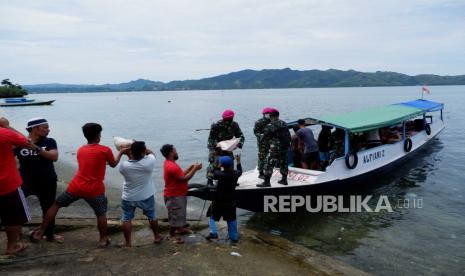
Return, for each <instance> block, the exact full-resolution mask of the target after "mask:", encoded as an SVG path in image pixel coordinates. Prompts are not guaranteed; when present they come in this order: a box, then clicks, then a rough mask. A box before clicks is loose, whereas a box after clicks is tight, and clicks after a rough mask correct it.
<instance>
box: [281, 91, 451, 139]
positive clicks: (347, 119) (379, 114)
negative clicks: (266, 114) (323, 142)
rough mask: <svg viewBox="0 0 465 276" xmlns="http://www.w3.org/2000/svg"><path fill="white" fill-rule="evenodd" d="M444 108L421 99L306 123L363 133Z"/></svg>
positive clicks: (292, 124)
mask: <svg viewBox="0 0 465 276" xmlns="http://www.w3.org/2000/svg"><path fill="white" fill-rule="evenodd" d="M443 107H444V105H443V104H442V103H437V102H432V101H428V100H420V99H419V100H415V101H410V102H402V103H397V104H391V105H386V106H380V107H372V108H367V109H365V110H361V111H355V112H348V113H344V114H338V115H327V116H321V117H319V118H306V119H305V121H306V124H307V125H312V124H323V125H329V126H334V127H337V128H342V129H345V130H348V131H350V132H363V131H369V130H372V129H378V128H382V127H386V126H391V125H394V124H397V123H399V122H402V121H405V120H408V119H411V118H414V117H416V116H419V115H422V114H424V113H425V112H428V111H437V110H441V109H442V108H443ZM295 124H297V121H295V122H290V123H289V127H292V126H294V125H295Z"/></svg>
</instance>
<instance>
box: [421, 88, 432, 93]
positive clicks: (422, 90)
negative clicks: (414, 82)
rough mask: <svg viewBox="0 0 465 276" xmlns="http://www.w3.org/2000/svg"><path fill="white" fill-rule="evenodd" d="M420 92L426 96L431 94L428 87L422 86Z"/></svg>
mask: <svg viewBox="0 0 465 276" xmlns="http://www.w3.org/2000/svg"><path fill="white" fill-rule="evenodd" d="M421 92H423V93H428V94H430V93H431V91H429V89H428V87H426V86H423V87H422V88H421Z"/></svg>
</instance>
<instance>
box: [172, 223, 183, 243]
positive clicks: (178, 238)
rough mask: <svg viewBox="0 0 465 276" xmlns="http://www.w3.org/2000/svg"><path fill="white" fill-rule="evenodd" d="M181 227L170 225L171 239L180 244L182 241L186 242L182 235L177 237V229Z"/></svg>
mask: <svg viewBox="0 0 465 276" xmlns="http://www.w3.org/2000/svg"><path fill="white" fill-rule="evenodd" d="M178 228H179V227H172V226H170V239H171V240H175V241H176V243H178V244H181V243H184V240H183V239H182V238H181V237H176V230H177V229H178Z"/></svg>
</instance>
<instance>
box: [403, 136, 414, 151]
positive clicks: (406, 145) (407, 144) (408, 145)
mask: <svg viewBox="0 0 465 276" xmlns="http://www.w3.org/2000/svg"><path fill="white" fill-rule="evenodd" d="M412 146H413V143H412V139H410V138H407V139H405V141H404V150H405V152H410V151H411V150H412Z"/></svg>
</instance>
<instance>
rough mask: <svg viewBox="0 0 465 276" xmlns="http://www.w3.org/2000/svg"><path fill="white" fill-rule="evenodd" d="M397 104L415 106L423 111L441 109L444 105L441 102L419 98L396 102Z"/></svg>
mask: <svg viewBox="0 0 465 276" xmlns="http://www.w3.org/2000/svg"><path fill="white" fill-rule="evenodd" d="M398 105H405V106H410V107H416V108H419V109H422V110H424V111H438V110H441V109H443V107H444V104H442V103H437V102H432V101H428V100H421V99H418V100H415V101H410V102H403V103H398Z"/></svg>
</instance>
